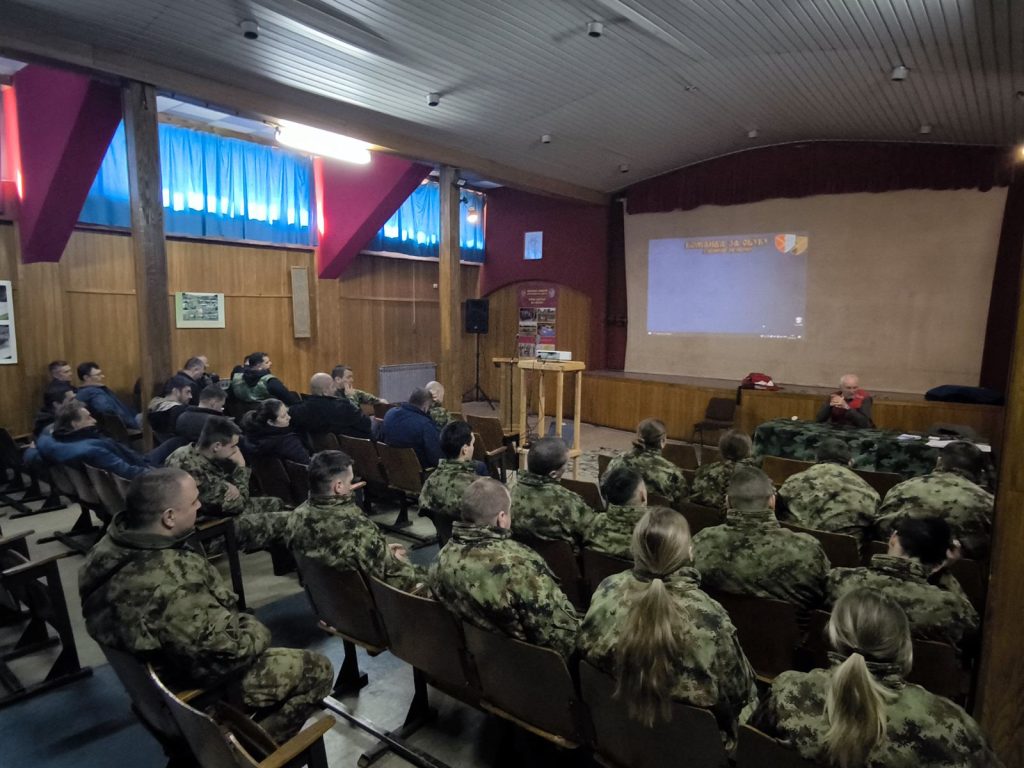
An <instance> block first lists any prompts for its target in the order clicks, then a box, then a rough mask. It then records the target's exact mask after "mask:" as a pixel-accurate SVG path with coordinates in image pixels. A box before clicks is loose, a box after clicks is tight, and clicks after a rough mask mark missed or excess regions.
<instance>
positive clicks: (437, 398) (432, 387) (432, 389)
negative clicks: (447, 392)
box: [424, 381, 444, 403]
mask: <svg viewBox="0 0 1024 768" xmlns="http://www.w3.org/2000/svg"><path fill="white" fill-rule="evenodd" d="M424 389H425V390H427V392H429V393H430V396H431V397H432V398H434V402H435V403H443V402H444V385H443V384H441V382H439V381H431V382H428V383H427V386H425V387H424Z"/></svg>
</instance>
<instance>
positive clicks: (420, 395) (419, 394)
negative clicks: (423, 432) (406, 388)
mask: <svg viewBox="0 0 1024 768" xmlns="http://www.w3.org/2000/svg"><path fill="white" fill-rule="evenodd" d="M433 400H434V398H432V397H431V396H430V393H429V392H427V390H425V389H424V388H423V387H416V389H414V390H413V391H412V394H411V395H409V405H415V406H416V407H417V408H422V407H423V406H425V405H430V403H432V402H433Z"/></svg>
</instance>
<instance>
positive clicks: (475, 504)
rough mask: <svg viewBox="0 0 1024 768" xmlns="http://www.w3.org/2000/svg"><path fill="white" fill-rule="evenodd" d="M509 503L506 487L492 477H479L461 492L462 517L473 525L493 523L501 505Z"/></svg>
mask: <svg viewBox="0 0 1024 768" xmlns="http://www.w3.org/2000/svg"><path fill="white" fill-rule="evenodd" d="M508 504H509V494H508V489H507V488H506V487H505V486H504V485H502V484H501V483H499V482H498V481H497V480H495V479H494V478H493V477H480V478H477V479H476V480H474V481H473V482H472V483H470V484H469V485H468V486H467V487H466V490H465V491H463V493H462V519H463V520H464V521H465V522H467V523H473V524H474V525H493V524H494V523H495V521H496V520H497V517H498V513H499V512H500V511H501V507H503V506H506V505H508Z"/></svg>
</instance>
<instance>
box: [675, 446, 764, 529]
mask: <svg viewBox="0 0 1024 768" xmlns="http://www.w3.org/2000/svg"><path fill="white" fill-rule="evenodd" d="M750 450H751V445H750V438H749V437H748V436H747V435H745V434H743V433H742V432H740V431H738V430H735V429H730V430H729V431H728V432H726V433H725V434H724V435H722V436H721V437H720V438H719V440H718V451H719V453H720V454H721V456H722V460H721V461H715V462H712V463H710V464H701V465H700V467H698V468H697V473H696V474H695V475H694V477H693V490H692V492H691V493H690V501H692V502H693V503H694V504H702V505H704V506H705V507H714V508H715V509H725V491H726V489H727V488H728V487H729V481H730V480H731V479H732V473H733V472H735V471H736V470H737V469H739V468H740V467H742V466H748V467H756V466H758V465H759V461H758V460H757V459H755V458H753V457H751V455H750Z"/></svg>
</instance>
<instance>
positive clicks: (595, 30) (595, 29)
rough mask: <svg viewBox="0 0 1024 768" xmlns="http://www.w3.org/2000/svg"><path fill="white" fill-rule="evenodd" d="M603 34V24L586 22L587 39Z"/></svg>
mask: <svg viewBox="0 0 1024 768" xmlns="http://www.w3.org/2000/svg"><path fill="white" fill-rule="evenodd" d="M603 34H604V24H602V23H601V22H600V21H588V22H587V37H601V35H603Z"/></svg>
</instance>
